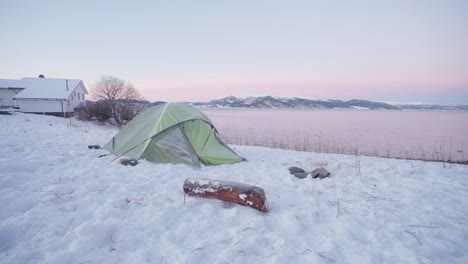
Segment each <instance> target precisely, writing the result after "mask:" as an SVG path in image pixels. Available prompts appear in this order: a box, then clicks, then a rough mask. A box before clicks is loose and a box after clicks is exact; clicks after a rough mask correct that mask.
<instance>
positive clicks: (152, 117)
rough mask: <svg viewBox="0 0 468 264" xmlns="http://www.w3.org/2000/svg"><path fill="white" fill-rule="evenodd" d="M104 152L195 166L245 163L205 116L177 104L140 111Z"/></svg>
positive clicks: (187, 106) (157, 161)
mask: <svg viewBox="0 0 468 264" xmlns="http://www.w3.org/2000/svg"><path fill="white" fill-rule="evenodd" d="M104 149H105V150H108V151H110V152H111V153H113V154H115V155H118V156H127V157H130V158H134V159H146V160H149V161H152V162H156V163H174V164H180V163H181V164H187V165H192V166H196V167H200V163H203V164H205V165H220V164H227V163H235V162H240V161H244V160H245V159H244V158H242V157H241V156H239V155H237V154H236V153H235V152H234V151H233V150H232V149H231V148H230V147H229V146H228V145H227V144H226V143H224V142H223V141H222V140H221V139H220V138H219V137H218V132H217V130H216V128H215V127H214V126H213V124H211V121H210V119H209V118H208V117H207V116H206V115H205V114H203V113H202V112H200V111H199V110H197V109H195V108H193V107H191V106H189V105H185V104H180V103H166V104H160V105H157V106H154V107H151V108H149V109H147V110H146V111H144V112H142V113H141V114H139V115H138V116H136V117H135V118H134V119H133V120H132V121H130V122H129V123H128V124H127V125H126V126H125V127H124V128H122V129H121V130H120V131H119V132H118V133H117V134H116V135H115V136H114V137H113V138H112V139H111V140H110V141H109V142H108V143H107V144H106V145H105V146H104Z"/></svg>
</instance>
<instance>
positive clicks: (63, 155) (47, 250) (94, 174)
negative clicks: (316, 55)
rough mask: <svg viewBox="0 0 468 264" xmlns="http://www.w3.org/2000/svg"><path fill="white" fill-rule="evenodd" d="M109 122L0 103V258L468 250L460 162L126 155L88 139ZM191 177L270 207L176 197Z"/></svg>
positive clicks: (226, 258) (458, 257) (270, 154)
mask: <svg viewBox="0 0 468 264" xmlns="http://www.w3.org/2000/svg"><path fill="white" fill-rule="evenodd" d="M115 133H116V129H110V128H106V127H100V126H96V125H93V124H92V123H82V122H79V121H77V120H74V119H73V120H72V121H71V124H70V119H63V118H56V117H49V116H39V115H27V114H19V113H18V114H14V115H12V116H0V204H1V207H0V208H1V210H0V263H241V262H243V263H468V246H467V245H468V167H467V166H462V165H452V166H448V167H447V168H443V166H442V164H441V163H429V162H420V161H412V162H410V161H406V160H393V159H383V158H372V157H361V158H360V169H361V173H360V174H359V173H356V168H355V165H356V157H354V156H347V155H329V154H317V153H304V152H294V151H282V150H273V149H267V148H255V147H241V146H236V149H238V150H239V151H240V152H241V153H242V154H243V155H244V156H245V157H246V158H247V159H248V160H249V161H248V162H243V163H238V164H232V165H223V166H216V167H203V168H202V169H201V170H194V169H192V168H191V167H187V166H184V165H170V164H163V165H161V164H154V163H151V162H147V161H141V163H140V164H139V165H138V166H136V167H130V166H129V167H125V166H122V165H120V164H119V163H118V162H117V161H114V162H112V163H110V161H111V160H112V159H113V157H112V156H107V157H103V158H98V156H99V155H100V154H104V153H105V151H103V150H89V149H88V148H87V146H88V145H90V144H100V145H104V144H105V143H106V142H107V141H108V140H109V139H110V138H111V137H112V136H113V135H114V134H115ZM289 166H299V167H303V168H305V169H307V170H312V169H314V168H316V167H319V166H325V167H326V168H327V169H328V170H329V171H330V172H331V173H332V176H333V177H332V178H328V179H324V180H318V179H317V180H312V179H311V178H310V176H309V177H308V178H306V179H302V180H301V179H297V178H295V177H293V176H292V175H290V174H289V171H288V169H287V168H288V167H289ZM189 177H191V178H193V177H203V178H212V179H222V180H230V181H238V182H243V183H247V184H253V185H257V186H259V187H262V188H263V189H264V190H265V192H266V195H267V198H268V201H269V205H270V212H268V213H260V212H259V211H257V210H254V209H252V208H249V207H243V206H240V205H231V204H228V203H223V202H220V201H218V200H212V199H204V198H196V197H188V196H187V197H184V194H183V190H182V185H183V182H184V180H185V179H186V178H189Z"/></svg>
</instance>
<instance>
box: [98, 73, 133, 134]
mask: <svg viewBox="0 0 468 264" xmlns="http://www.w3.org/2000/svg"><path fill="white" fill-rule="evenodd" d="M92 95H93V97H94V98H95V99H98V100H105V101H106V102H108V103H109V105H110V108H111V110H112V118H113V119H114V121H115V123H116V124H117V125H118V126H122V124H123V123H124V122H125V120H130V119H132V118H133V117H134V116H135V115H136V114H138V112H139V111H141V107H140V106H138V107H134V104H135V100H140V99H142V97H141V96H140V93H139V92H138V90H137V89H135V87H133V85H132V84H131V83H125V81H124V80H121V79H119V78H117V77H113V76H102V77H101V78H100V79H99V80H98V81H97V82H96V83H95V84H94V86H93V88H92Z"/></svg>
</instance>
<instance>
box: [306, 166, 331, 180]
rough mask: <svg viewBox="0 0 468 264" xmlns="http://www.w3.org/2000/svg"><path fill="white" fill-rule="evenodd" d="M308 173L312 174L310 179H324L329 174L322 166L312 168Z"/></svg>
mask: <svg viewBox="0 0 468 264" xmlns="http://www.w3.org/2000/svg"><path fill="white" fill-rule="evenodd" d="M310 174H311V175H312V179H316V178H320V179H324V178H327V177H330V175H331V174H330V172H328V171H327V170H326V169H325V168H323V167H320V168H317V169H315V170H313V171H312V172H311V173H310Z"/></svg>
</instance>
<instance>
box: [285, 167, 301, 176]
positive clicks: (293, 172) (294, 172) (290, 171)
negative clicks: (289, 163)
mask: <svg viewBox="0 0 468 264" xmlns="http://www.w3.org/2000/svg"><path fill="white" fill-rule="evenodd" d="M288 169H289V173H291V174H293V175H294V174H296V173H305V170H303V169H301V168H299V167H294V166H293V167H289V168H288Z"/></svg>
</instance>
